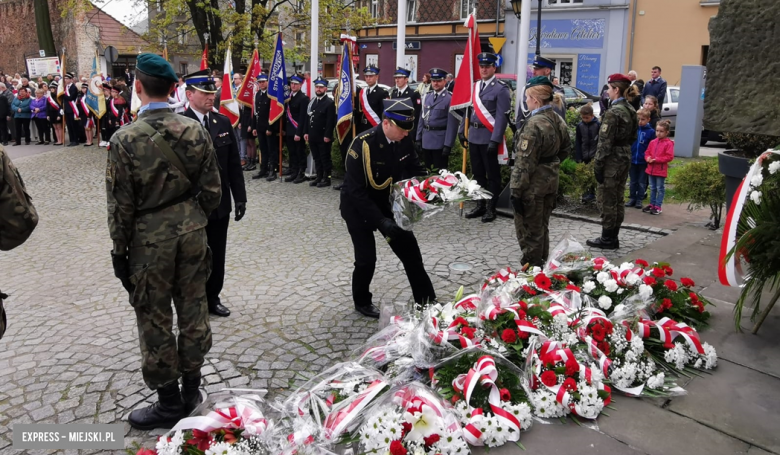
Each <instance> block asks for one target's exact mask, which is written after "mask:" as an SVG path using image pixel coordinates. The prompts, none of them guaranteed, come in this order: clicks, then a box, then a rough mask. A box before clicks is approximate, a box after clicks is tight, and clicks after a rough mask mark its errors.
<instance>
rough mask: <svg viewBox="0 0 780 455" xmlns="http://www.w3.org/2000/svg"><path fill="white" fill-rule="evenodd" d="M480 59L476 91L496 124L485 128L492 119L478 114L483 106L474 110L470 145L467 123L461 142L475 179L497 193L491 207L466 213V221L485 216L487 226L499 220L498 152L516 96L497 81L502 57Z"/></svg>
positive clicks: (486, 55)
mask: <svg viewBox="0 0 780 455" xmlns="http://www.w3.org/2000/svg"><path fill="white" fill-rule="evenodd" d="M477 59H478V60H479V75H480V78H481V80H479V81H477V82H476V83H475V84H476V85H475V90H478V91H479V101H480V102H481V104H482V106H483V107H484V109H485V110H486V111H487V113H488V114H490V117H492V118H493V119H494V121H495V124H494V125H493V131H492V132H491V131H490V128H489V127H488V125H486V124H485V122H486V120H483V118H488V117H487V116H484V117H482V116H481V115H479V114H478V111H480V109H481V108H480V107H479V106H472V107H471V108H470V109H469V112H470V113H471V115H470V117H469V118H468V119H466V120H467V121H468V124H469V134H468V141H466V138H465V136H464V129H465V123H466V122H463V123H461V125H460V129H459V130H458V133H459V134H460V135H461V141H462V142H466V143H467V144H468V145H467V146H468V148H469V158H470V159H471V169H472V171H473V172H474V178H475V179H476V180H477V183H479V185H480V186H481V187H483V188H487V190H488V191H490V192H491V193H493V199H491V200H489V201H488V202H487V204H485V201H484V200H481V201H479V202H477V206H476V208H474V209H473V210H471V211H470V212H468V213H466V218H477V217H480V216H481V217H482V222H483V223H489V222H491V221H493V220H495V219H496V203H497V202H498V195H499V193H500V192H501V168H500V167H499V163H498V152H499V148H500V146H501V144H502V143H503V141H504V133H505V132H506V126H507V123H508V118H507V116H506V113H507V112H508V111H509V109H510V106H511V103H512V93H511V91H510V89H509V87H508V86H507V85H506V84H504V83H503V82H502V81H500V80H498V79H496V76H495V74H496V61H497V60H498V57H496V55H495V54H491V53H488V52H483V53H481V54H479V55H478V56H477ZM464 146H465V144H464Z"/></svg>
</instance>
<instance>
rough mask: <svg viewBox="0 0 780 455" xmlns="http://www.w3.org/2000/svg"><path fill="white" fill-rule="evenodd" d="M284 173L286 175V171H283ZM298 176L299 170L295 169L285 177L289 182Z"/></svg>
mask: <svg viewBox="0 0 780 455" xmlns="http://www.w3.org/2000/svg"><path fill="white" fill-rule="evenodd" d="M282 175H284V173H282ZM297 178H298V171H295V172H292V173H290V175H288V176H287V177H285V178H284V181H285V182H288V183H289V182H293V181H295V179H297Z"/></svg>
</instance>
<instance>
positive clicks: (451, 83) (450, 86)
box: [444, 73, 455, 93]
mask: <svg viewBox="0 0 780 455" xmlns="http://www.w3.org/2000/svg"><path fill="white" fill-rule="evenodd" d="M444 88H446V89H447V91H448V92H450V93H452V91H453V90H455V76H453V75H452V73H447V85H446V86H445V87H444Z"/></svg>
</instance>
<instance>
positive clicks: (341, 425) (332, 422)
mask: <svg viewBox="0 0 780 455" xmlns="http://www.w3.org/2000/svg"><path fill="white" fill-rule="evenodd" d="M385 386H387V383H386V382H385V381H382V380H380V379H377V380H375V381H374V382H372V383H371V385H369V386H368V388H367V389H366V390H364V391H362V392H361V393H360V394H359V395H358V396H357V397H355V399H354V400H352V402H351V403H350V404H349V405H348V406H347V407H346V408H344V409H341V410H338V411H334V412H332V413H330V414H328V417H326V418H325V424H324V426H325V437H326V438H327V439H332V438H338V437H339V436H341V433H342V432H344V430H346V429H347V426H348V425H349V424H350V423H352V422H354V420H355V419H356V418H357V417H358V416H359V415H360V413H361V411H362V410H363V409H364V408H365V407H366V406H368V404H369V403H371V400H373V399H374V397H376V396H377V395H379V393H380V392H382V391H383V390H384V389H385Z"/></svg>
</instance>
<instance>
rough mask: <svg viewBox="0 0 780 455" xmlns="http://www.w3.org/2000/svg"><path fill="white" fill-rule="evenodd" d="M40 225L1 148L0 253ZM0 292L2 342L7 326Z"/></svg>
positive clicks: (25, 192) (0, 291) (33, 208)
mask: <svg viewBox="0 0 780 455" xmlns="http://www.w3.org/2000/svg"><path fill="white" fill-rule="evenodd" d="M37 225H38V212H37V211H36V210H35V207H34V206H33V204H32V198H30V196H29V195H28V194H27V190H26V189H25V188H24V181H23V180H22V176H21V175H19V171H18V170H17V169H16V167H15V166H14V164H13V163H12V162H11V158H10V157H8V155H6V154H5V150H4V149H3V147H2V146H0V251H9V250H12V249H14V248H16V247H17V246H19V245H21V244H22V243H24V242H25V241H26V240H27V239H28V238H30V235H31V234H32V232H33V230H34V229H35V226H37ZM7 298H8V296H7V295H6V294H3V291H2V290H0V338H3V334H4V333H5V329H6V327H7V326H8V325H7V320H6V316H5V309H4V308H3V300H4V299H7Z"/></svg>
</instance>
